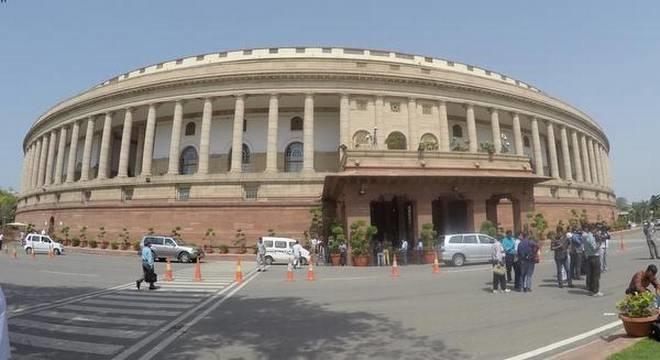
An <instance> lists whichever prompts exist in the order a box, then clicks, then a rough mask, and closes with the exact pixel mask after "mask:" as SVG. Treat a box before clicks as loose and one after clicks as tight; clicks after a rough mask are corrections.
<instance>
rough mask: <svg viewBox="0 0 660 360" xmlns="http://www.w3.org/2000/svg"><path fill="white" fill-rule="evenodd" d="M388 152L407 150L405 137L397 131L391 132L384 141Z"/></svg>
mask: <svg viewBox="0 0 660 360" xmlns="http://www.w3.org/2000/svg"><path fill="white" fill-rule="evenodd" d="M385 143H386V144H387V148H388V149H389V150H405V149H406V148H407V143H406V136H405V135H403V134H402V133H400V132H398V131H393V132H391V133H390V134H389V135H388V136H387V140H385Z"/></svg>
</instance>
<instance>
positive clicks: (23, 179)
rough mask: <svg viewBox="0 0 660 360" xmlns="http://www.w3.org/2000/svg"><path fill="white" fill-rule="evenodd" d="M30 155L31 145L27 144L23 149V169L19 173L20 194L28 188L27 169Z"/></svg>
mask: <svg viewBox="0 0 660 360" xmlns="http://www.w3.org/2000/svg"><path fill="white" fill-rule="evenodd" d="M31 155H32V146H28V148H27V149H26V150H25V156H24V157H23V171H22V173H21V194H25V193H26V192H27V190H28V185H27V184H28V181H29V177H28V169H29V168H30V157H31Z"/></svg>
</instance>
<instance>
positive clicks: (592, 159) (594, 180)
mask: <svg viewBox="0 0 660 360" xmlns="http://www.w3.org/2000/svg"><path fill="white" fill-rule="evenodd" d="M587 151H589V168H590V169H591V183H592V184H598V182H599V181H598V170H597V169H596V158H595V156H596V155H595V154H594V143H593V142H592V141H591V139H590V138H588V139H587Z"/></svg>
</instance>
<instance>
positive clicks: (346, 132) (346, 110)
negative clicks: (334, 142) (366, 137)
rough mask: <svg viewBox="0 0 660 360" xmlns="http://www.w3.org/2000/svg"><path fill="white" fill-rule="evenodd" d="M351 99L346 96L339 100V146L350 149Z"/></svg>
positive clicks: (342, 95) (343, 95)
mask: <svg viewBox="0 0 660 360" xmlns="http://www.w3.org/2000/svg"><path fill="white" fill-rule="evenodd" d="M350 118H351V99H350V97H349V95H348V94H341V95H340V98H339V144H340V145H342V144H343V145H346V146H347V147H349V148H350V147H352V145H353V144H351V134H350V128H351V126H350Z"/></svg>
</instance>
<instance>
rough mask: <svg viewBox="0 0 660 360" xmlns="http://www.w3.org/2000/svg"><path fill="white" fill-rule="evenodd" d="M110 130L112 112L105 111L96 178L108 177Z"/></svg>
mask: <svg viewBox="0 0 660 360" xmlns="http://www.w3.org/2000/svg"><path fill="white" fill-rule="evenodd" d="M111 131H112V113H111V112H107V113H105V119H104V120H103V134H102V135H101V149H100V151H99V175H98V176H97V179H106V178H107V177H108V162H109V159H110V137H111V133H110V132H111Z"/></svg>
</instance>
